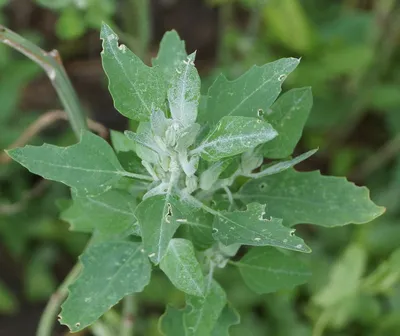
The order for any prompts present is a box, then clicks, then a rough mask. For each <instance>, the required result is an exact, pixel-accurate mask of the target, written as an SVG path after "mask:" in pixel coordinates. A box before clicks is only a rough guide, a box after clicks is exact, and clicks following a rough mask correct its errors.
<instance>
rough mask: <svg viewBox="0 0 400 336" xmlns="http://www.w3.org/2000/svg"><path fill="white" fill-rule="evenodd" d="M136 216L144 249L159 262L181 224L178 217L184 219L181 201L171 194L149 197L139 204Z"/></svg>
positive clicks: (156, 262)
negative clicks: (180, 209) (180, 205)
mask: <svg viewBox="0 0 400 336" xmlns="http://www.w3.org/2000/svg"><path fill="white" fill-rule="evenodd" d="M135 216H136V218H137V220H138V222H139V226H140V231H141V235H142V239H143V246H144V249H145V251H146V253H147V254H148V255H149V258H150V260H151V261H152V262H154V263H155V264H158V263H159V262H160V261H161V259H162V258H163V257H164V255H165V253H166V252H167V249H168V245H169V242H170V240H171V239H172V237H173V236H174V233H175V231H176V230H177V229H178V227H179V225H180V222H179V221H178V219H180V220H182V219H184V216H183V215H182V213H181V212H180V211H179V201H178V200H176V199H175V198H174V197H173V196H172V195H170V194H167V195H157V196H153V197H149V198H147V199H145V200H144V201H142V202H141V203H140V204H139V205H138V206H137V208H136V210H135Z"/></svg>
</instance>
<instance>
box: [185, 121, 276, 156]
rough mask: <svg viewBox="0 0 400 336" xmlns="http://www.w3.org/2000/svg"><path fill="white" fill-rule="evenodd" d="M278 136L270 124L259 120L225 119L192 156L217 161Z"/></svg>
mask: <svg viewBox="0 0 400 336" xmlns="http://www.w3.org/2000/svg"><path fill="white" fill-rule="evenodd" d="M277 135H278V133H277V132H276V131H275V130H274V129H273V128H272V126H271V125H270V124H268V123H267V122H263V121H261V120H259V119H257V118H248V117H223V118H222V119H221V121H220V122H219V123H218V125H217V126H216V127H215V128H214V130H212V131H211V132H210V133H209V134H208V136H207V137H206V138H205V139H204V140H203V142H202V143H201V144H200V146H199V147H197V148H196V149H194V150H193V151H192V152H191V154H200V155H201V156H202V158H203V159H205V160H207V161H217V160H220V159H222V158H224V157H230V156H233V155H237V154H240V153H243V152H245V151H246V150H248V149H251V148H253V147H256V146H257V145H260V144H262V143H265V142H267V141H269V140H272V139H273V138H274V137H276V136H277Z"/></svg>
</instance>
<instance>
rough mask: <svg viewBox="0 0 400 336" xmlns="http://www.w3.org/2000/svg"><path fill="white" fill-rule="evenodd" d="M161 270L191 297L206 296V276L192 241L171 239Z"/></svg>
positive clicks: (162, 260)
mask: <svg viewBox="0 0 400 336" xmlns="http://www.w3.org/2000/svg"><path fill="white" fill-rule="evenodd" d="M160 268H161V269H162V270H163V271H164V273H165V274H166V275H167V276H168V278H169V279H170V280H171V282H172V283H173V285H174V286H175V287H176V288H178V289H179V290H181V291H183V292H185V293H187V294H190V295H195V296H203V295H204V276H203V273H202V271H201V267H200V264H199V262H198V261H197V259H196V256H195V251H194V248H193V244H192V242H191V241H189V240H186V239H180V238H175V239H171V241H170V242H169V244H168V249H167V251H166V253H165V256H164V257H163V258H162V259H161V262H160Z"/></svg>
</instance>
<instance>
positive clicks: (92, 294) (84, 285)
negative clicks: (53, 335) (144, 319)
mask: <svg viewBox="0 0 400 336" xmlns="http://www.w3.org/2000/svg"><path fill="white" fill-rule="evenodd" d="M142 249H143V248H142V245H141V244H140V243H132V242H122V241H119V242H106V243H102V244H99V245H94V246H91V247H89V248H88V249H87V250H86V251H85V252H84V253H83V255H82V256H81V258H80V259H81V262H82V265H83V270H82V273H81V275H80V276H79V278H78V279H77V280H76V281H75V282H74V283H73V284H72V285H71V286H70V287H69V295H68V298H67V300H66V301H65V302H64V304H63V305H62V311H61V314H60V322H61V323H62V324H65V325H67V326H68V327H69V329H70V330H71V331H72V332H76V331H79V330H82V329H84V328H85V327H87V326H88V325H90V324H92V323H93V322H94V321H96V320H97V319H98V318H99V317H100V316H101V315H103V314H104V313H105V312H106V311H108V310H109V309H110V307H112V306H114V305H115V304H117V303H118V302H119V301H120V300H121V299H122V298H123V297H124V296H126V295H128V294H131V293H136V292H141V291H142V290H143V288H144V287H145V286H146V285H147V284H148V283H149V281H150V274H151V265H150V262H149V260H148V258H147V256H146V255H145V254H144V253H143V252H142Z"/></svg>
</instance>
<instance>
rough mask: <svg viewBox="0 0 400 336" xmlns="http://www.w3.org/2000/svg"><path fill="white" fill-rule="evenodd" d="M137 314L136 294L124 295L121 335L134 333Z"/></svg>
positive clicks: (128, 335) (129, 335) (127, 335)
mask: <svg viewBox="0 0 400 336" xmlns="http://www.w3.org/2000/svg"><path fill="white" fill-rule="evenodd" d="M135 314H136V302H135V296H134V295H133V294H131V295H127V296H125V297H124V300H123V308H122V320H121V334H120V336H132V335H133V332H134V319H135Z"/></svg>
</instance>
